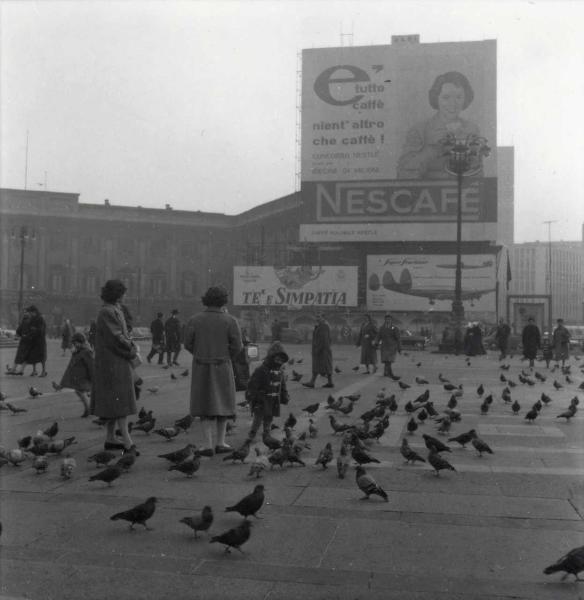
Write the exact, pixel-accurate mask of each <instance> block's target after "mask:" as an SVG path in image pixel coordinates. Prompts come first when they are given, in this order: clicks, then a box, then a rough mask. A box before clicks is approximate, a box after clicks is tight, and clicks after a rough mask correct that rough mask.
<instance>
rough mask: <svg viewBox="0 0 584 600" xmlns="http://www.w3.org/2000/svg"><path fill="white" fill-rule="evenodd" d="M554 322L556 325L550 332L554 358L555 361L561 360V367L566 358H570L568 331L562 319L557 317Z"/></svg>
mask: <svg viewBox="0 0 584 600" xmlns="http://www.w3.org/2000/svg"><path fill="white" fill-rule="evenodd" d="M556 323H557V326H556V328H555V329H554V332H553V334H552V343H553V346H554V358H555V361H556V362H560V361H562V367H563V366H565V363H566V359H569V358H570V332H569V331H568V329H567V328H566V326H565V325H564V319H558V320H557V321H556Z"/></svg>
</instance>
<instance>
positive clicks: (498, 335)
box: [495, 323, 511, 350]
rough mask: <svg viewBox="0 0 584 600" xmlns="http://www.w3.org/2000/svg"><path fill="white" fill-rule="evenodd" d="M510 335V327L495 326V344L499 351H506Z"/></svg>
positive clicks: (504, 325) (503, 324)
mask: <svg viewBox="0 0 584 600" xmlns="http://www.w3.org/2000/svg"><path fill="white" fill-rule="evenodd" d="M510 335H511V327H509V325H507V323H501V324H500V325H498V326H497V331H496V332H495V341H496V342H497V346H498V347H499V350H507V345H508V343H509V336H510Z"/></svg>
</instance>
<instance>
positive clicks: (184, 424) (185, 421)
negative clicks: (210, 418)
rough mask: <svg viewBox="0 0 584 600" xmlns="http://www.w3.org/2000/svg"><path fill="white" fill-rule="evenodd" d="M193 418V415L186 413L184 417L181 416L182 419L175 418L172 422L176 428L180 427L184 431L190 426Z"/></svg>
mask: <svg viewBox="0 0 584 600" xmlns="http://www.w3.org/2000/svg"><path fill="white" fill-rule="evenodd" d="M194 420H195V417H193V416H191V415H186V416H185V417H182V419H177V420H176V421H175V422H174V426H175V427H177V428H178V429H182V430H183V431H184V432H185V433H186V432H187V431H188V430H189V429H190V428H191V425H192V424H193V422H194Z"/></svg>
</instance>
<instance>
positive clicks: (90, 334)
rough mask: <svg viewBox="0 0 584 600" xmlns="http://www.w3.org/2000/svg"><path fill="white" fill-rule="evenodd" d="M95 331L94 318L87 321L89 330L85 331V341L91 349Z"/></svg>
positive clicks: (93, 343) (93, 346)
mask: <svg viewBox="0 0 584 600" xmlns="http://www.w3.org/2000/svg"><path fill="white" fill-rule="evenodd" d="M96 331H97V324H96V322H95V319H91V321H89V331H88V332H87V341H88V342H89V345H90V346H91V349H92V350H93V349H94V348H95V332H96Z"/></svg>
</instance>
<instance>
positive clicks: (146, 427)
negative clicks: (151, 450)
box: [132, 419, 156, 435]
mask: <svg viewBox="0 0 584 600" xmlns="http://www.w3.org/2000/svg"><path fill="white" fill-rule="evenodd" d="M155 427H156V419H151V420H149V421H144V422H142V423H136V424H135V425H132V431H133V432H134V431H143V432H144V433H145V434H147V435H150V432H151V431H152V430H153V429H154V428H155Z"/></svg>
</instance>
